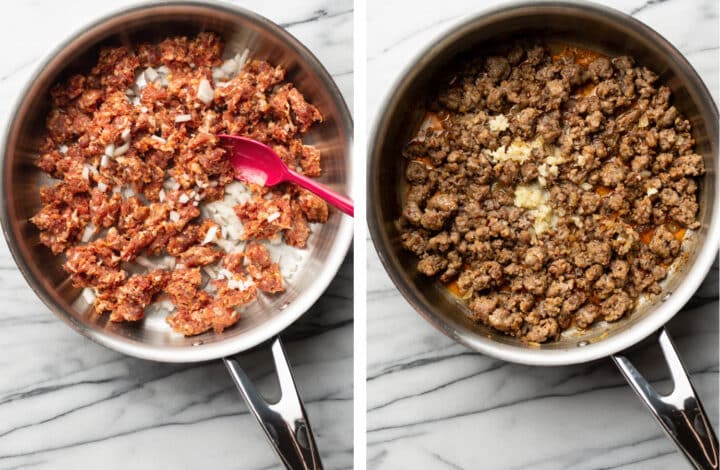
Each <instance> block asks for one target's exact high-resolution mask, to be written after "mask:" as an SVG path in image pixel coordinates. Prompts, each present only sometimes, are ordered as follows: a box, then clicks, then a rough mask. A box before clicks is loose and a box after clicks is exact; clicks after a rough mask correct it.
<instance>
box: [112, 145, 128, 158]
mask: <svg viewBox="0 0 720 470" xmlns="http://www.w3.org/2000/svg"><path fill="white" fill-rule="evenodd" d="M129 148H130V142H125V143H124V144H122V145H121V146H120V147H118V148H116V149H115V151H114V152H113V157H119V156H120V155H125V153H126V152H127V151H128V149H129Z"/></svg>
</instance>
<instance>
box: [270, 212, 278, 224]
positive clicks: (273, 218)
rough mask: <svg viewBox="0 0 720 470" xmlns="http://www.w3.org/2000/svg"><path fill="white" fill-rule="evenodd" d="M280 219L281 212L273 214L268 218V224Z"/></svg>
mask: <svg viewBox="0 0 720 470" xmlns="http://www.w3.org/2000/svg"><path fill="white" fill-rule="evenodd" d="M279 218H280V213H279V212H273V213H272V214H270V215H269V216H267V221H268V222H272V221H273V220H277V219H279Z"/></svg>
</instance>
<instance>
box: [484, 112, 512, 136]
mask: <svg viewBox="0 0 720 470" xmlns="http://www.w3.org/2000/svg"><path fill="white" fill-rule="evenodd" d="M509 125H510V121H508V118H506V117H505V115H504V114H498V115H497V116H493V117H492V118H490V120H489V121H488V126H490V130H491V131H493V132H502V131H504V130H505V129H507V128H508V126H509Z"/></svg>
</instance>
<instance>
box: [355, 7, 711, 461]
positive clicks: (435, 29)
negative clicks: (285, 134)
mask: <svg viewBox="0 0 720 470" xmlns="http://www.w3.org/2000/svg"><path fill="white" fill-rule="evenodd" d="M501 3H504V2H502V1H499V0H492V1H490V0H487V1H483V2H475V1H472V0H463V1H454V2H444V3H438V2H432V1H426V0H419V1H416V2H414V4H413V8H412V9H408V8H407V4H406V2H403V1H401V0H389V1H388V0H383V1H380V0H369V1H368V62H367V63H368V86H367V89H368V90H369V96H368V120H369V121H370V122H369V125H372V123H373V121H374V119H375V117H376V113H377V112H378V110H379V107H380V104H381V103H382V100H383V99H384V97H385V94H386V93H387V91H388V90H389V88H390V86H391V84H392V83H393V81H394V80H395V79H396V77H397V76H398V74H399V73H400V72H401V71H402V70H403V68H404V66H405V65H406V64H407V63H408V62H409V61H410V60H411V59H412V58H413V57H414V56H415V54H417V52H418V51H419V50H420V49H421V48H423V47H425V45H426V44H429V43H430V42H431V41H432V40H433V38H435V37H437V36H438V35H439V34H441V33H442V32H443V31H445V30H447V29H450V28H452V25H453V24H454V23H456V22H457V21H459V20H460V19H462V17H463V16H464V15H468V14H471V13H474V12H476V11H479V9H480V8H482V7H484V6H493V5H498V4H501ZM604 3H606V4H608V5H609V6H612V7H615V8H618V9H621V10H623V11H626V12H630V13H632V14H633V15H634V16H636V17H637V18H638V19H640V20H642V21H644V22H646V23H647V24H649V25H650V26H651V27H653V28H655V29H656V30H658V31H659V32H660V33H661V34H663V35H664V36H665V37H667V38H668V39H669V40H670V41H671V42H672V43H673V44H675V46H677V47H678V48H679V49H680V50H681V51H682V52H683V53H684V54H685V55H686V56H687V57H688V59H689V60H690V62H692V64H693V65H694V66H695V67H696V69H697V70H698V72H699V73H700V75H701V76H702V77H703V79H704V80H705V82H706V84H707V86H708V87H709V88H710V90H711V92H712V93H713V96H714V97H715V100H716V102H717V100H718V91H719V90H718V52H719V51H718V28H719V27H720V22H719V20H718V3H717V2H716V1H715V0H706V1H692V2H682V1H679V0H665V1H655V0H651V1H645V0H613V1H607V2H604ZM399 18H402V20H399ZM380 32H382V33H381V34H380ZM368 243H369V246H368V264H367V266H368V274H367V279H368V306H367V310H368V314H367V315H368V386H367V395H368V399H367V402H368V418H367V422H368V438H367V439H368V451H367V459H368V468H372V469H405V468H423V469H470V468H474V469H477V468H482V469H493V470H501V469H502V470H510V469H523V470H529V469H532V470H556V469H600V468H603V469H608V468H623V469H638V470H639V469H648V468H652V469H680V468H686V467H685V465H686V464H685V463H684V460H683V458H682V457H681V456H679V455H678V454H677V453H676V452H675V450H674V448H673V446H672V444H671V443H670V441H669V440H668V439H667V438H666V437H665V435H664V434H663V433H662V431H661V430H660V428H659V427H658V426H657V425H656V423H655V421H654V420H653V418H652V417H651V416H650V414H648V412H647V411H646V410H645V408H644V407H643V405H642V404H641V402H640V401H639V400H638V399H637V398H636V397H635V395H634V394H633V392H632V390H631V389H630V387H628V386H627V384H626V383H625V381H624V379H623V378H622V377H621V376H620V374H619V373H618V371H617V369H616V368H615V366H614V365H613V364H612V363H611V362H610V360H606V361H599V362H594V363H590V364H584V365H579V366H571V367H553V368H537V367H535V368H534V367H527V366H521V365H516V364H510V363H506V362H502V361H497V360H494V359H492V358H489V357H485V356H482V355H480V354H477V353H474V352H472V351H470V350H469V349H467V348H465V347H463V346H460V345H458V344H456V343H454V342H453V341H452V340H450V339H449V338H447V337H445V336H444V335H443V334H442V333H440V332H438V331H437V330H435V329H434V328H433V327H432V326H430V325H429V324H428V323H427V322H425V320H423V319H422V318H421V317H420V316H419V315H417V314H416V313H415V312H414V311H413V309H412V307H410V305H409V304H408V303H407V302H406V301H405V300H404V299H403V298H402V296H401V295H400V294H399V293H398V292H397V290H396V289H395V287H394V285H393V284H392V282H391V281H390V279H389V278H388V276H387V275H386V274H385V271H384V269H383V268H382V266H381V264H380V262H379V260H378V258H377V255H376V254H375V251H374V248H373V247H372V243H371V242H370V241H368ZM668 329H669V331H670V333H671V335H672V336H673V338H674V340H675V342H676V344H677V346H678V348H679V349H680V352H681V355H682V357H683V359H684V360H685V363H686V365H687V367H688V369H689V370H690V372H691V374H692V380H693V382H694V384H695V387H696V388H697V389H698V392H699V394H700V396H701V398H702V399H704V404H705V407H706V409H707V411H708V413H709V414H710V416H711V417H712V418H711V419H712V420H713V423H714V425H715V428H716V429H717V426H718V270H717V263H716V265H715V267H714V268H713V270H712V271H711V272H710V274H709V276H708V277H707V279H706V280H705V282H704V284H703V286H702V287H701V289H700V290H699V291H698V292H697V294H696V295H695V297H694V298H693V299H692V300H691V302H690V303H689V304H688V305H687V306H686V307H685V309H684V311H683V312H682V313H680V314H678V315H677V316H676V317H675V318H674V319H673V320H672V321H671V322H670V324H669V325H668ZM659 354H660V352H659V349H658V348H657V346H656V345H654V344H652V343H647V342H646V343H643V344H642V345H641V346H640V347H638V349H637V350H636V351H634V352H633V353H632V355H631V357H632V358H633V360H634V361H636V362H637V364H638V367H639V369H640V370H641V371H643V372H645V373H646V374H647V376H648V377H649V378H650V379H652V380H653V381H654V383H655V384H656V385H657V386H658V387H660V388H661V389H662V387H667V386H668V383H667V372H666V370H665V366H664V365H663V364H662V360H660V359H659V357H658V356H659Z"/></svg>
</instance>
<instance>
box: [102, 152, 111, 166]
mask: <svg viewBox="0 0 720 470" xmlns="http://www.w3.org/2000/svg"><path fill="white" fill-rule="evenodd" d="M108 163H110V157H108V156H107V155H106V154H103V156H102V158H100V168H105V167H106V166H108Z"/></svg>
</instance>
